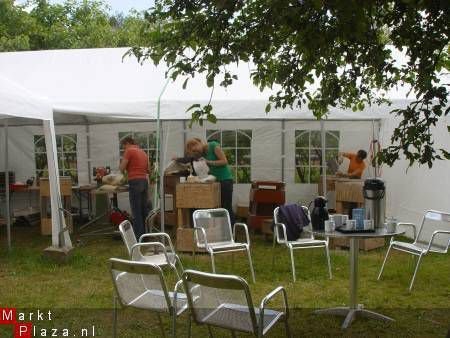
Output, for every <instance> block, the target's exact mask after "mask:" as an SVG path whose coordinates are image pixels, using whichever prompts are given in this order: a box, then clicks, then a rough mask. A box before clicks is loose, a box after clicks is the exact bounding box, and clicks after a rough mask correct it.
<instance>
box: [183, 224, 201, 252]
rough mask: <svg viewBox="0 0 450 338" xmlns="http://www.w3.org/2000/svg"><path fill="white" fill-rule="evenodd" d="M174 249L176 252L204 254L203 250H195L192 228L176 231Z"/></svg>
mask: <svg viewBox="0 0 450 338" xmlns="http://www.w3.org/2000/svg"><path fill="white" fill-rule="evenodd" d="M176 248H177V251H178V252H192V253H195V252H206V251H205V250H204V249H199V248H197V245H196V244H195V238H194V229H192V228H178V229H177V241H176Z"/></svg>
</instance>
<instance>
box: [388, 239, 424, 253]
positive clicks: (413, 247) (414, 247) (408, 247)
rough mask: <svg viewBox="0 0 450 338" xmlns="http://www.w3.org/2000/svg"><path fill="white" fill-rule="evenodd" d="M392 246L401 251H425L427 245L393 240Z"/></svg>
mask: <svg viewBox="0 0 450 338" xmlns="http://www.w3.org/2000/svg"><path fill="white" fill-rule="evenodd" d="M392 248H394V249H397V250H402V251H408V252H414V253H426V252H427V249H428V245H426V244H422V243H415V244H413V243H407V242H399V241H393V242H392Z"/></svg>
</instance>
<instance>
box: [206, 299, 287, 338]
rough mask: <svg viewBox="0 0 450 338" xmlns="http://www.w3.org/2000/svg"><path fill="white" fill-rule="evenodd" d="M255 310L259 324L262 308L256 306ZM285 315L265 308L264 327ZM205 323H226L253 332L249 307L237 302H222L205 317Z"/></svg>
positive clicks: (222, 324) (233, 327) (228, 325)
mask: <svg viewBox="0 0 450 338" xmlns="http://www.w3.org/2000/svg"><path fill="white" fill-rule="evenodd" d="M254 310H255V314H256V320H257V321H258V325H260V324H259V322H260V320H261V319H260V318H261V317H260V315H259V312H260V310H259V308H255V309H254ZM283 316H284V313H283V312H279V311H274V310H269V309H267V310H264V323H263V328H267V327H271V326H272V325H273V324H275V323H276V322H277V321H278V320H279V319H280V318H281V317H283ZM203 323H205V324H210V325H214V326H218V327H223V326H225V325H226V326H227V328H230V329H233V330H237V331H244V332H253V327H252V320H251V317H250V311H249V308H248V307H245V306H242V305H237V304H229V303H224V304H221V305H220V306H219V307H218V308H217V309H216V310H214V311H213V312H212V313H211V314H209V315H208V316H207V317H206V318H204V320H203Z"/></svg>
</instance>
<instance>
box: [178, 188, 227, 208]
mask: <svg viewBox="0 0 450 338" xmlns="http://www.w3.org/2000/svg"><path fill="white" fill-rule="evenodd" d="M175 205H176V207H177V208H186V209H209V208H217V207H220V184H219V183H217V182H214V183H179V184H177V187H176V204H175Z"/></svg>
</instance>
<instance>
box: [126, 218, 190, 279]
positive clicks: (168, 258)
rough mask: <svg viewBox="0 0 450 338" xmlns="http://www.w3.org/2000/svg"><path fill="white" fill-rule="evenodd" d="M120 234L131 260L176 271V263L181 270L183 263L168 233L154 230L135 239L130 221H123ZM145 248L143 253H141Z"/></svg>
mask: <svg viewBox="0 0 450 338" xmlns="http://www.w3.org/2000/svg"><path fill="white" fill-rule="evenodd" d="M119 231H120V235H121V236H122V239H123V241H124V243H125V246H126V248H127V250H128V254H129V256H130V259H131V260H133V261H140V262H148V263H152V264H155V265H158V266H160V267H165V266H169V267H171V268H172V269H174V271H175V272H176V273H177V275H178V278H179V273H178V270H177V265H178V266H179V268H180V270H181V272H183V264H182V263H181V260H180V258H179V257H178V255H177V254H176V252H175V249H174V248H173V245H172V241H171V239H170V237H169V235H168V234H166V233H164V232H157V233H156V232H155V233H148V234H143V235H142V236H141V237H140V238H139V242H138V241H137V240H136V236H135V235H134V231H133V228H132V226H131V223H130V221H127V220H126V221H123V222H122V223H120V225H119ZM149 238H150V239H152V240H153V241H152V242H144V240H145V239H149ZM143 248H145V253H143V251H144V250H142V249H143Z"/></svg>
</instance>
